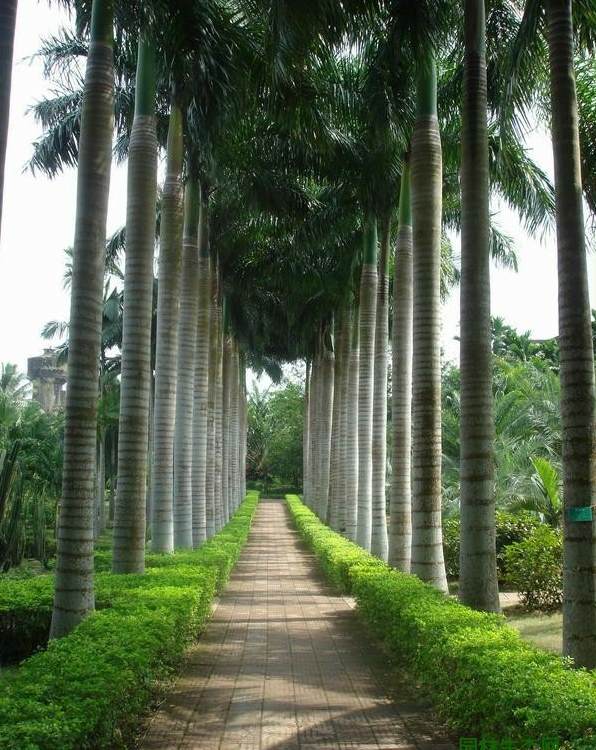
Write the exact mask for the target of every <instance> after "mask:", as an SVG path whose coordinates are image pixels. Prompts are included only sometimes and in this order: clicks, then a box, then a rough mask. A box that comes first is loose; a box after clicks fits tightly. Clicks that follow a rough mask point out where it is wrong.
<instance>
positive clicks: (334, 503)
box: [327, 315, 346, 531]
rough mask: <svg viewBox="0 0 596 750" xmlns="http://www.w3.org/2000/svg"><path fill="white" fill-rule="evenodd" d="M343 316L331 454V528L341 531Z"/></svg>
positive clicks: (338, 321)
mask: <svg viewBox="0 0 596 750" xmlns="http://www.w3.org/2000/svg"><path fill="white" fill-rule="evenodd" d="M343 318H344V316H343V315H337V316H336V319H335V331H336V336H335V361H334V372H333V412H332V415H331V454H330V459H329V464H330V469H329V510H328V514H327V515H328V519H329V526H330V527H331V528H332V529H333V530H334V531H338V530H339V509H340V503H341V498H342V494H343V488H342V486H341V478H342V466H341V442H340V441H341V437H340V433H341V406H342V404H341V398H342V382H343V376H344V372H345V369H346V368H345V358H344V357H345V336H346V326H345V321H344V319H343Z"/></svg>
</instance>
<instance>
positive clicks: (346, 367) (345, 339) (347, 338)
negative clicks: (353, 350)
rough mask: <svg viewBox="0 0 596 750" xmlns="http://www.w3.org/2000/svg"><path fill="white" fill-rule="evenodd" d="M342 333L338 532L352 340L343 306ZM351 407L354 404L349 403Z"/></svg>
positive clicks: (342, 522) (342, 525)
mask: <svg viewBox="0 0 596 750" xmlns="http://www.w3.org/2000/svg"><path fill="white" fill-rule="evenodd" d="M342 327H343V333H342V349H341V369H340V383H339V386H338V388H339V432H338V437H337V440H338V462H339V469H338V474H339V477H338V487H337V492H338V505H337V519H336V522H337V528H336V529H335V530H336V531H338V532H339V533H340V534H345V531H346V508H347V502H348V501H347V497H348V495H347V474H346V467H347V460H346V456H347V441H348V412H349V410H350V404H349V402H348V389H349V382H350V345H351V341H352V311H351V310H349V309H348V308H344V316H343V326H342ZM351 407H352V409H353V408H354V405H353V404H352V405H351Z"/></svg>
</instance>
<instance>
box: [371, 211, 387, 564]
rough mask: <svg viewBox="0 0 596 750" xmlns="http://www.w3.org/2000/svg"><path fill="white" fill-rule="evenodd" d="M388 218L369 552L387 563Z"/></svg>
mask: <svg viewBox="0 0 596 750" xmlns="http://www.w3.org/2000/svg"><path fill="white" fill-rule="evenodd" d="M390 241H391V217H388V218H387V219H386V220H385V222H384V224H383V231H382V237H381V252H380V254H379V272H378V274H379V276H378V285H377V302H376V308H377V309H376V324H375V369H374V392H373V433H372V435H373V437H372V500H371V507H372V529H371V541H370V551H371V553H372V554H373V555H375V556H376V557H380V558H381V560H387V552H388V550H387V547H388V540H387V508H386V496H385V476H386V472H387V345H388V341H389V277H388V275H387V267H388V263H389V243H390Z"/></svg>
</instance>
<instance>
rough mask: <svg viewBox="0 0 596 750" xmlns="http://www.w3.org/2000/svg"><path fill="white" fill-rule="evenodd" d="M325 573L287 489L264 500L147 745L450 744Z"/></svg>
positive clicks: (189, 748)
mask: <svg viewBox="0 0 596 750" xmlns="http://www.w3.org/2000/svg"><path fill="white" fill-rule="evenodd" d="M381 664H382V657H380V655H379V653H378V652H377V651H376V650H375V649H374V648H373V647H372V645H371V643H370V642H369V641H368V639H367V637H366V633H365V630H364V627H363V626H362V625H361V624H360V623H359V622H358V619H357V616H356V613H355V612H354V611H353V610H352V608H351V607H350V605H349V603H348V602H347V601H346V600H345V599H343V598H342V597H339V596H334V595H333V592H332V591H331V590H330V588H329V587H328V586H327V585H326V584H325V583H324V582H323V580H322V578H321V575H320V573H319V572H318V570H317V567H316V564H315V561H314V558H313V556H312V555H311V554H309V553H308V552H307V551H306V550H305V548H304V547H303V545H302V543H301V542H300V540H299V539H298V536H297V534H296V532H295V531H294V530H293V529H292V528H291V521H290V519H289V516H288V513H287V511H286V509H285V507H284V505H283V503H282V502H281V501H275V500H264V501H262V502H261V503H260V505H259V508H258V510H257V515H256V518H255V522H254V525H253V529H252V531H251V534H250V537H249V540H248V543H247V545H246V547H245V549H244V551H243V553H242V556H241V557H240V560H239V562H238V564H237V566H236V568H235V570H234V573H233V575H232V578H231V580H230V582H229V584H228V586H227V588H226V590H225V592H224V593H223V594H222V596H221V599H220V601H219V605H218V607H217V609H216V610H215V612H214V615H213V618H212V620H211V621H210V623H209V624H208V626H207V629H206V631H205V633H204V634H203V636H202V637H201V639H200V641H199V642H198V643H197V644H196V645H195V646H194V647H193V648H192V649H191V652H190V654H189V660H188V662H187V664H186V667H185V669H184V671H183V673H182V675H181V677H180V678H179V679H178V681H177V683H176V684H175V686H174V687H173V689H172V691H171V692H170V693H169V694H168V695H167V697H166V700H165V701H164V703H163V704H162V706H161V708H160V709H159V710H158V711H157V713H156V714H155V715H154V716H153V719H152V720H151V723H150V724H149V727H148V730H147V733H146V736H145V738H144V740H143V744H142V748H143V749H144V750H315V748H325V750H380V749H383V750H389V749H390V748H391V749H392V750H393V749H397V748H399V749H400V750H406V749H407V750H414V749H421V748H424V749H425V750H431V749H432V750H452V748H453V747H454V746H453V745H452V744H451V743H450V742H449V741H448V740H447V739H445V737H444V736H442V735H441V734H440V733H439V732H435V729H434V725H433V720H432V717H431V716H430V714H429V713H428V711H427V710H426V709H425V708H423V707H422V706H421V705H419V704H417V703H416V702H412V698H411V696H410V697H404V696H399V695H398V696H397V699H396V700H395V701H393V702H392V701H390V700H388V699H387V697H386V696H385V693H384V690H383V688H382V680H383V674H382V671H381V670H380V665H381Z"/></svg>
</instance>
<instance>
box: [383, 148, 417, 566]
mask: <svg viewBox="0 0 596 750" xmlns="http://www.w3.org/2000/svg"><path fill="white" fill-rule="evenodd" d="M412 304H413V298H412V211H411V204H410V165H409V163H408V157H406V159H404V167H403V172H402V177H401V190H400V193H399V228H398V235H397V247H396V250H395V270H394V279H393V331H392V356H393V365H392V369H391V415H392V417H391V426H392V430H393V435H392V438H393V439H392V445H391V450H392V460H391V466H392V470H393V471H392V478H391V506H390V511H389V556H388V562H389V564H390V565H392V566H393V567H394V568H397V569H398V570H401V571H403V572H404V573H409V572H410V558H411V553H412V487H411V462H412V456H411V454H412V323H413V320H412Z"/></svg>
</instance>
